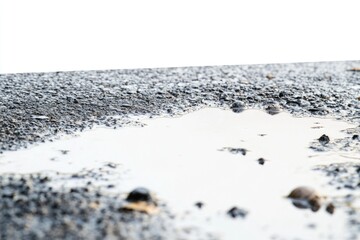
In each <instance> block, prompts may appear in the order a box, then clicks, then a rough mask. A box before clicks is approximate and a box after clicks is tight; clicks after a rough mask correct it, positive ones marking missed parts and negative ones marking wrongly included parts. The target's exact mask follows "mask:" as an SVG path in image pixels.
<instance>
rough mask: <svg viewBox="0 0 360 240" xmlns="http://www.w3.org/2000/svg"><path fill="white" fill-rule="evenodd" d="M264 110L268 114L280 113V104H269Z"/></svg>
mask: <svg viewBox="0 0 360 240" xmlns="http://www.w3.org/2000/svg"><path fill="white" fill-rule="evenodd" d="M265 111H266V112H267V113H268V114H270V115H275V114H278V113H280V106H279V105H277V104H271V105H269V106H267V107H266V108H265Z"/></svg>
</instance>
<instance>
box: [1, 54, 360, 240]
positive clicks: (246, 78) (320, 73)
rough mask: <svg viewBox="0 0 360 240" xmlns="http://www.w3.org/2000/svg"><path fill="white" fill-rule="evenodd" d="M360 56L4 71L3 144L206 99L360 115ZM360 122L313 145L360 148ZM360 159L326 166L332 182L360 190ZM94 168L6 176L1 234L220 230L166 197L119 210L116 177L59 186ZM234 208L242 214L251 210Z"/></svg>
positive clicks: (121, 121) (272, 109) (180, 234)
mask: <svg viewBox="0 0 360 240" xmlns="http://www.w3.org/2000/svg"><path fill="white" fill-rule="evenodd" d="M358 66H360V61H349V62H322V63H293V64H268V65H244V66H212V67H185V68H166V69H133V70H104V71H78V72H51V73H21V74H6V75H0V154H1V153H2V152H4V151H11V150H18V149H21V148H26V147H27V146H29V145H31V144H34V143H40V142H44V141H52V140H53V139H55V138H56V137H58V136H60V135H62V134H72V133H74V132H77V131H83V130H85V129H90V128H92V127H94V126H95V125H105V126H108V127H112V128H117V127H122V126H126V125H129V124H136V122H133V120H131V119H130V117H131V116H134V115H139V116H140V115H147V116H149V117H152V116H159V115H161V116H174V115H179V114H183V113H186V112H190V111H194V110H196V109H199V108H202V107H206V106H216V107H221V108H229V109H232V110H233V111H234V112H242V111H243V110H245V109H247V108H257V109H263V110H265V111H267V112H268V113H269V114H276V113H278V112H279V111H287V112H289V113H291V114H293V115H294V116H299V117H301V116H332V117H336V118H337V119H341V120H344V121H348V122H352V123H357V124H359V123H360V87H359V83H360V72H359V71H351V69H353V68H356V67H358ZM359 129H360V128H359V127H357V128H355V129H352V130H351V131H352V137H347V138H344V139H340V140H337V141H334V142H333V141H331V142H330V143H329V144H326V145H323V144H320V143H319V142H318V141H316V142H314V143H313V146H312V148H313V149H314V150H317V151H326V150H328V149H330V148H332V149H341V150H349V149H360V143H359V142H360V141H359V137H358V136H359V133H360V131H359ZM63 154H67V152H63ZM0 156H1V155H0ZM259 163H260V164H262V163H261V162H259ZM103 168H106V169H110V170H111V169H114V168H116V165H114V164H112V163H109V164H107V165H106V166H104V167H103ZM358 168H359V166H358V165H352V164H344V165H341V166H340V165H339V166H337V165H336V166H335V165H330V166H323V167H319V168H318V169H317V170H321V171H322V172H325V173H326V174H328V175H329V176H330V177H331V181H329V182H330V184H333V185H336V186H337V187H339V188H350V189H355V190H356V189H358V188H359V185H358V183H359V173H358ZM343 169H345V170H343ZM343 176H345V177H343ZM86 177H89V178H90V179H93V180H94V181H97V179H102V178H106V177H105V176H104V174H103V173H102V172H101V171H97V170H94V171H90V172H85V173H79V174H77V175H76V176H75V175H74V176H62V175H61V174H59V173H57V174H55V176H53V175H51V174H50V175H49V174H45V173H41V174H40V173H39V174H23V175H16V174H4V175H2V176H0V196H1V197H0V209H1V211H0V239H49V238H52V239H104V238H105V239H106V238H107V239H111V238H112V237H115V236H116V237H117V238H118V239H159V240H160V239H190V236H191V239H215V236H212V235H211V234H209V233H203V232H201V231H198V230H196V229H189V228H187V229H180V228H177V227H175V226H176V217H175V216H173V215H172V214H171V213H170V211H168V209H167V207H166V205H165V204H159V208H161V211H160V212H161V214H159V215H154V216H151V215H149V214H143V213H139V212H134V211H133V212H121V211H118V209H120V208H121V205H122V204H123V202H124V199H123V197H121V196H120V195H111V194H110V195H109V194H107V192H106V191H107V190H106V189H108V188H107V187H95V186H93V185H92V184H91V180H89V181H88V184H86V185H84V186H79V187H74V188H71V189H69V188H65V187H62V188H52V187H51V183H52V182H53V181H54V179H58V178H63V179H66V178H69V179H70V178H86ZM344 179H347V180H346V181H345V180H344ZM201 206H202V205H201ZM199 208H200V206H199ZM230 210H231V209H230ZM230 210H229V213H230V215H231V216H234V217H235V216H241V217H245V216H246V214H247V212H246V211H244V210H242V209H239V208H237V207H234V208H233V210H232V211H230ZM232 213H234V214H232ZM354 219H355V220H356V218H353V221H355V220H354ZM354 224H355V223H354ZM354 224H353V225H354ZM358 225H359V224H358Z"/></svg>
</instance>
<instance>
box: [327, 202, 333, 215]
mask: <svg viewBox="0 0 360 240" xmlns="http://www.w3.org/2000/svg"><path fill="white" fill-rule="evenodd" d="M326 211H327V212H328V213H330V214H334V212H335V206H334V204H332V203H329V204H328V205H327V206H326Z"/></svg>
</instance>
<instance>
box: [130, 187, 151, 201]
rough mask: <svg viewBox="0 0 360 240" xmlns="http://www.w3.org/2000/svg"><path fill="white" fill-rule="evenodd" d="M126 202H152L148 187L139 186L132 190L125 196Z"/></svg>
mask: <svg viewBox="0 0 360 240" xmlns="http://www.w3.org/2000/svg"><path fill="white" fill-rule="evenodd" d="M126 201H128V202H139V201H144V202H152V201H153V199H152V197H151V194H150V192H149V190H148V189H146V188H143V187H139V188H135V189H134V190H132V191H131V192H130V193H129V195H128V196H127V198H126Z"/></svg>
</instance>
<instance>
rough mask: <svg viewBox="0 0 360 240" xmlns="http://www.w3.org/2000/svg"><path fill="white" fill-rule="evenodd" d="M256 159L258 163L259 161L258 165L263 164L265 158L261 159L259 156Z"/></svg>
mask: <svg viewBox="0 0 360 240" xmlns="http://www.w3.org/2000/svg"><path fill="white" fill-rule="evenodd" d="M257 161H258V163H259V164H260V165H264V164H265V159H263V158H259V159H258V160H257Z"/></svg>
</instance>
